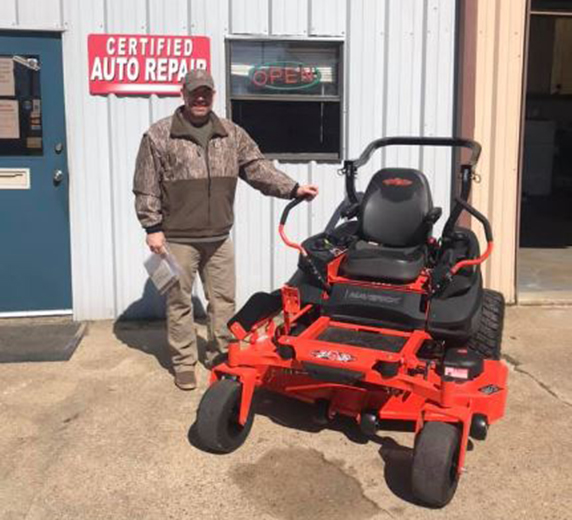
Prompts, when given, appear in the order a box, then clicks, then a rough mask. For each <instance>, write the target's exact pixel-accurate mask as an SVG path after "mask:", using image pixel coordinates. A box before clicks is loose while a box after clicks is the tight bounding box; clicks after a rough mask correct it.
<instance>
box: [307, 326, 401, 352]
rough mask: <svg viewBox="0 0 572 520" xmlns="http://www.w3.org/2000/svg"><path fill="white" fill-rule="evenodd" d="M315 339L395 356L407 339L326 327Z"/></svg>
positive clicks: (364, 331)
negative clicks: (389, 353)
mask: <svg viewBox="0 0 572 520" xmlns="http://www.w3.org/2000/svg"><path fill="white" fill-rule="evenodd" d="M316 339H318V340H319V341H327V342H329V343H341V344H346V345H352V346H354V347H363V348H369V349H373V350H381V351H383V352H393V353H396V354H397V353H399V352H401V349H402V348H403V346H404V345H405V343H406V342H407V338H405V337H402V336H389V335H385V334H379V333H377V332H369V331H366V330H352V329H344V328H341V327H328V328H327V329H326V330H325V331H324V332H322V333H321V334H320V335H319V336H318V337H317V338H316Z"/></svg>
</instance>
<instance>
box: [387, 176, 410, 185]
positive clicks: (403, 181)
mask: <svg viewBox="0 0 572 520" xmlns="http://www.w3.org/2000/svg"><path fill="white" fill-rule="evenodd" d="M383 184H385V185H386V186H411V185H412V184H413V181H410V180H409V179H402V178H401V177H393V178H392V179H385V180H384V181H383Z"/></svg>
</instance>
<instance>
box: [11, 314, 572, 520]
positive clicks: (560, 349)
mask: <svg viewBox="0 0 572 520" xmlns="http://www.w3.org/2000/svg"><path fill="white" fill-rule="evenodd" d="M162 327H163V326H162V324H160V323H126V324H120V325H114V324H113V323H111V322H98V323H91V324H90V326H89V331H88V335H87V336H86V337H85V338H84V340H83V342H82V344H81V345H80V347H79V349H78V351H77V352H76V353H75V355H74V357H73V358H72V359H71V360H70V361H69V362H64V363H36V364H4V365H0V414H1V415H0V416H1V418H2V420H1V421H0V518H2V519H22V518H24V519H27V520H32V519H77V518H82V519H84V518H88V519H99V518H102V519H103V518H113V519H122V518H137V519H140V518H151V519H155V518H156V519H169V518H172V519H184V518H192V519H222V518H232V519H233V520H240V519H251V518H260V519H281V520H294V519H296V520H310V519H312V520H313V519H317V520H326V519H328V520H338V519H348V518H351V519H352V520H353V519H370V518H371V519H386V518H404V519H405V518H407V519H431V518H440V519H441V518H442V519H454V518H455V519H467V518H471V519H472V520H478V519H487V520H492V519H502V520H507V519H511V520H512V519H521V518H531V519H535V520H538V519H566V518H571V517H572V512H571V511H572V472H571V471H570V468H571V467H572V435H571V433H570V432H571V431H572V377H571V374H570V372H571V371H572V346H571V343H570V339H569V338H570V336H571V335H572V308H536V307H524V308H522V307H521V308H511V309H509V310H508V316H507V326H506V330H505V342H504V351H505V354H506V356H507V361H508V362H509V364H510V366H511V367H512V369H511V372H510V393H509V399H508V408H507V412H506V417H505V419H504V420H502V421H501V422H500V423H498V424H496V425H495V426H494V427H493V428H491V431H490V434H489V438H488V439H487V441H486V442H484V443H483V442H480V443H479V442H475V443H474V448H473V450H472V451H470V452H469V453H468V458H467V467H466V472H465V474H464V475H463V478H462V479H461V483H460V485H459V489H458V491H457V494H456V496H455V498H454V500H453V502H452V503H451V504H450V505H449V506H447V507H446V508H445V509H443V510H430V509H425V508H423V507H420V506H418V505H415V503H414V502H413V500H412V498H411V493H410V490H409V483H408V482H409V468H410V460H411V446H412V441H413V439H412V435H411V434H408V433H402V432H380V434H379V437H378V439H376V440H375V441H374V440H370V441H369V442H366V441H364V440H363V439H362V438H361V437H360V436H359V435H358V434H357V432H356V430H355V428H353V427H351V425H349V424H345V423H334V424H333V426H332V428H325V429H320V428H319V427H316V426H314V425H313V423H312V422H311V421H310V419H309V416H310V414H309V409H308V408H307V407H306V406H304V405H299V404H297V403H291V402H289V401H286V400H284V399H272V398H271V397H269V396H263V397H262V398H261V399H260V402H259V403H258V415H257V417H256V420H255V423H254V427H253V429H252V432H251V434H250V437H249V438H248V440H247V442H246V444H245V445H244V446H243V447H242V448H241V449H240V450H238V451H237V452H235V453H233V454H230V455H224V456H221V455H211V454H207V453H203V452H201V451H199V450H198V449H196V448H195V447H193V445H192V443H191V442H190V441H189V429H190V426H191V425H192V423H193V422H194V419H195V411H196V409H197V404H198V402H199V399H200V396H201V392H202V390H203V389H204V387H205V383H206V379H207V372H206V371H205V370H204V369H202V370H201V372H200V383H201V389H200V390H199V391H194V392H190V393H186V392H182V391H180V390H178V389H177V388H176V387H175V386H174V385H173V383H172V377H171V375H170V374H169V372H168V371H167V370H166V369H165V368H164V365H166V362H165V358H164V356H163V355H162V354H161V352H162V351H163V348H164V343H165V339H164V330H163V328H162ZM191 437H192V436H191Z"/></svg>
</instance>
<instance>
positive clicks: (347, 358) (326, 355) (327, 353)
mask: <svg viewBox="0 0 572 520" xmlns="http://www.w3.org/2000/svg"><path fill="white" fill-rule="evenodd" d="M310 355H312V356H314V357H315V358H318V359H325V360H327V361H338V362H339V363H350V362H351V361H355V360H356V358H355V357H354V356H352V355H351V354H347V353H346V352H340V351H338V350H312V352H310Z"/></svg>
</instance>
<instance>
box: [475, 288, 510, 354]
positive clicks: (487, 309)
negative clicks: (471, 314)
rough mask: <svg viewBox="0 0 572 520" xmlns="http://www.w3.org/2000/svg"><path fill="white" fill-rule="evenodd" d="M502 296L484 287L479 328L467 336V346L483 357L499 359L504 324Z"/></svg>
mask: <svg viewBox="0 0 572 520" xmlns="http://www.w3.org/2000/svg"><path fill="white" fill-rule="evenodd" d="M504 307H505V303H504V296H503V295H502V294H501V293H499V292H497V291H491V290H490V289H485V290H484V291H483V308H482V312H481V319H480V322H479V328H478V329H477V331H476V332H475V334H474V335H473V336H472V337H471V338H469V341H468V342H467V348H469V349H470V350H473V351H475V352H478V353H479V354H481V355H482V356H483V357H484V358H485V359H496V360H498V359H500V357H501V342H502V331H503V324H504Z"/></svg>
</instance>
